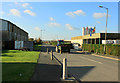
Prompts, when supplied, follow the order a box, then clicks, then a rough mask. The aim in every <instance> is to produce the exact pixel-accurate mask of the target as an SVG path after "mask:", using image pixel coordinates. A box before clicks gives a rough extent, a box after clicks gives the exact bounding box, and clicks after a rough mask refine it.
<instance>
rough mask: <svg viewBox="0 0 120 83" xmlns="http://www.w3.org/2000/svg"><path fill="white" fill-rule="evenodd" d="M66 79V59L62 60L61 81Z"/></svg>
mask: <svg viewBox="0 0 120 83" xmlns="http://www.w3.org/2000/svg"><path fill="white" fill-rule="evenodd" d="M66 78H67V59H66V58H64V59H63V79H64V80H65V79H66Z"/></svg>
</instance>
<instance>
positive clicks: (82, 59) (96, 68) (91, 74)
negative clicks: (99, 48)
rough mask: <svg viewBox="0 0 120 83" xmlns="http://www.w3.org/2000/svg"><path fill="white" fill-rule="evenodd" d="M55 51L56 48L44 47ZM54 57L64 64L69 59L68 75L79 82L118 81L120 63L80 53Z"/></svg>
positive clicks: (57, 54) (56, 54) (55, 54)
mask: <svg viewBox="0 0 120 83" xmlns="http://www.w3.org/2000/svg"><path fill="white" fill-rule="evenodd" d="M47 47H49V50H54V51H55V47H54V46H50V45H49V46H48V45H43V48H44V49H45V48H47ZM54 56H55V57H56V58H57V59H58V60H59V61H60V62H62V60H63V58H67V66H68V73H70V74H72V75H73V76H74V77H75V78H76V79H77V80H79V81H118V66H119V64H118V61H117V60H112V59H107V58H104V57H98V56H94V55H91V54H84V53H79V52H71V53H70V54H69V53H62V54H60V53H56V52H54Z"/></svg>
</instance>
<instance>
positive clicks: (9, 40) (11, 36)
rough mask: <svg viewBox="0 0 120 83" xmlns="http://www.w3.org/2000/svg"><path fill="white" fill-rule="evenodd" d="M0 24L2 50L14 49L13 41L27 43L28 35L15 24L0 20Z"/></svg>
mask: <svg viewBox="0 0 120 83" xmlns="http://www.w3.org/2000/svg"><path fill="white" fill-rule="evenodd" d="M0 24H1V25H0V34H2V38H1V40H0V41H2V48H3V49H14V41H28V33H27V32H26V31H24V30H22V29H20V28H19V27H18V26H16V25H15V24H13V23H11V22H9V21H7V20H3V19H0Z"/></svg>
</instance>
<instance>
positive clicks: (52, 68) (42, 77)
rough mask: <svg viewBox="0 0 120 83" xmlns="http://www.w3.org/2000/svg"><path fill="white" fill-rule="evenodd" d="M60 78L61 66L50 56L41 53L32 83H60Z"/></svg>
mask: <svg viewBox="0 0 120 83" xmlns="http://www.w3.org/2000/svg"><path fill="white" fill-rule="evenodd" d="M60 78H61V66H60V65H59V64H58V63H57V62H56V61H55V60H51V58H50V55H49V54H46V53H43V52H41V54H40V58H39V59H38V64H37V65H36V68H35V72H34V74H33V77H32V80H31V81H60Z"/></svg>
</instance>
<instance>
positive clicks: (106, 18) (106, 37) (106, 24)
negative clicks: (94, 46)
mask: <svg viewBox="0 0 120 83" xmlns="http://www.w3.org/2000/svg"><path fill="white" fill-rule="evenodd" d="M99 7H100V8H105V9H106V10H107V15H106V32H105V44H106V43H107V41H106V38H107V20H108V8H106V7H104V6H99ZM104 52H105V47H104Z"/></svg>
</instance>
